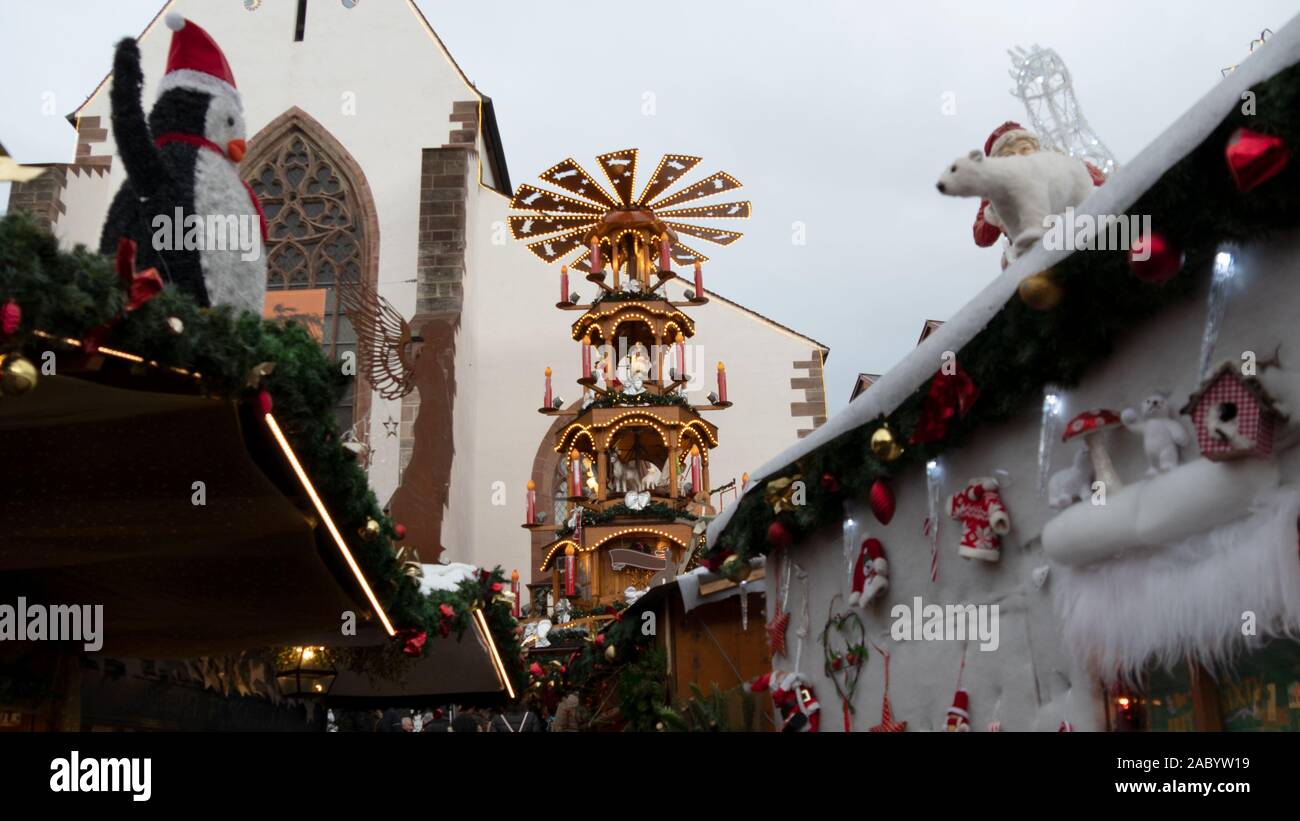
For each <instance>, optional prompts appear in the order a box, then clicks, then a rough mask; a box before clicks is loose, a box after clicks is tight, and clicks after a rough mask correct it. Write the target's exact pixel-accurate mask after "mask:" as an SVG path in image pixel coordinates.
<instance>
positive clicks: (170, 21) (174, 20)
mask: <svg viewBox="0 0 1300 821" xmlns="http://www.w3.org/2000/svg"><path fill="white" fill-rule="evenodd" d="M163 22H165V23H166V24H167V28H169V29H171V30H172V31H180V30H181V29H183V28H185V17H184V15H182V14H181V13H180V12H178V11H169V12H167V16H166V17H164V18H163Z"/></svg>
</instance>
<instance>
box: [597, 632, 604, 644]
mask: <svg viewBox="0 0 1300 821" xmlns="http://www.w3.org/2000/svg"><path fill="white" fill-rule="evenodd" d="M595 642H596V646H597V647H604V646H605V634H604V633H597V634H596V638H595Z"/></svg>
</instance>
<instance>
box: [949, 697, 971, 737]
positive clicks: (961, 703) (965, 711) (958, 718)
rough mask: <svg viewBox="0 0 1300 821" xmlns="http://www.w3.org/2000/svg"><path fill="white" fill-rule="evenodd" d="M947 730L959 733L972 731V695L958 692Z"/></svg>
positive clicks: (953, 700)
mask: <svg viewBox="0 0 1300 821" xmlns="http://www.w3.org/2000/svg"><path fill="white" fill-rule="evenodd" d="M946 729H948V730H950V731H952V730H955V731H959V732H965V731H969V730H970V694H969V693H967V692H966V691H965V690H958V691H957V692H956V693H955V694H954V695H953V697H952V706H951V707H949V708H948V720H947V727H946Z"/></svg>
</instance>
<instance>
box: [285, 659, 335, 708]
mask: <svg viewBox="0 0 1300 821" xmlns="http://www.w3.org/2000/svg"><path fill="white" fill-rule="evenodd" d="M275 668H276V672H275V681H276V684H278V685H279V687H280V695H282V696H284V697H285V698H313V697H317V698H318V697H321V696H324V695H325V694H327V693H328V692H329V691H330V687H332V686H333V685H334V677H335V676H337V675H338V671H337V670H336V669H334V665H333V664H332V663H331V662H330V658H329V654H328V653H327V651H326V650H325V648H324V647H288V648H284V649H282V650H280V652H279V655H278V658H277V659H276V665H275Z"/></svg>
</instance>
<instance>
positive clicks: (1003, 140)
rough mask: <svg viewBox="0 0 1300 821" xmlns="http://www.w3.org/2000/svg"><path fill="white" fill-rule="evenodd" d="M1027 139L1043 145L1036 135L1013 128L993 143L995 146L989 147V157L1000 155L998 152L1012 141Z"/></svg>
mask: <svg viewBox="0 0 1300 821" xmlns="http://www.w3.org/2000/svg"><path fill="white" fill-rule="evenodd" d="M1026 137H1029V138H1030V139H1032V140H1034V141H1035V142H1038V143H1039V144H1040V145H1041V144H1042V142H1041V141H1040V140H1039V139H1038V137H1036V136H1034V133H1033V132H1032V131H1026V130H1025V129H1023V128H1013V129H1011V130H1010V131H1008V132H1007V133H1005V134H1003V135H1002V136H1000V137H998V138H997V139H996V140H994V141H993V145H991V146H989V156H992V157H996V156H997V155H998V151H999V150H1001V149H1002V148H1003V147H1004V146H1005V145H1006V144H1007V143H1009V142H1011V141H1012V140H1023V139H1024V138H1026Z"/></svg>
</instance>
